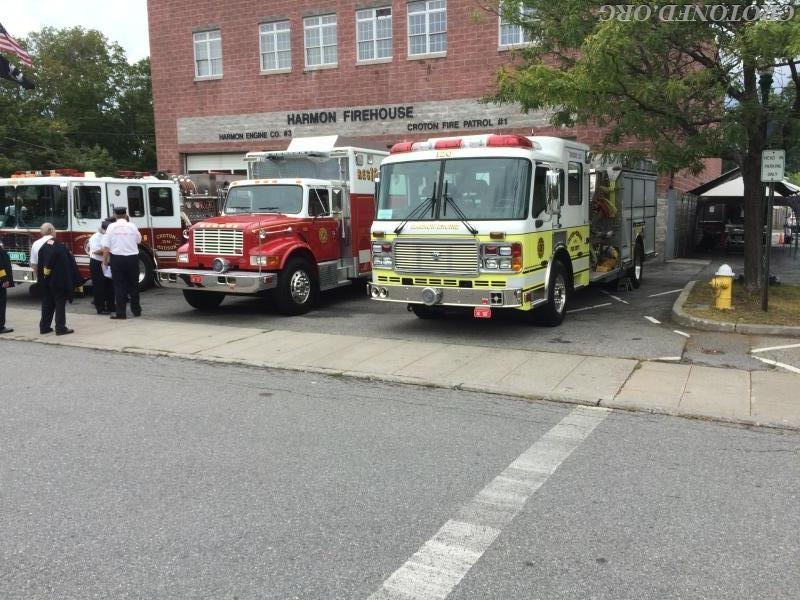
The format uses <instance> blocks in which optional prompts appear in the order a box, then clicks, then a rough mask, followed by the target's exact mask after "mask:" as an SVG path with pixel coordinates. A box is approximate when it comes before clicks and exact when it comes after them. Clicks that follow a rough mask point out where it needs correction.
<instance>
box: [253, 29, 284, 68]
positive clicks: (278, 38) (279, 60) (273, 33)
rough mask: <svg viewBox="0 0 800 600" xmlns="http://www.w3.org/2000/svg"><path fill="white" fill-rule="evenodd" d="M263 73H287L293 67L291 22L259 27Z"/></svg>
mask: <svg viewBox="0 0 800 600" xmlns="http://www.w3.org/2000/svg"><path fill="white" fill-rule="evenodd" d="M259 39H260V44H261V71H262V72H264V73H266V72H269V71H287V70H289V69H290V68H291V67H292V44H291V40H290V39H289V21H279V22H277V23H262V25H261V27H259Z"/></svg>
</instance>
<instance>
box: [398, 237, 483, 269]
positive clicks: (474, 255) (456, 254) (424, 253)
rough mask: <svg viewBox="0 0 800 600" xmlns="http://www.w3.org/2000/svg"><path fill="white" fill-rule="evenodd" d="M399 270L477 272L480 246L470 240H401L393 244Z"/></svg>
mask: <svg viewBox="0 0 800 600" xmlns="http://www.w3.org/2000/svg"><path fill="white" fill-rule="evenodd" d="M394 265H395V270H396V271H397V272H398V273H429V274H435V275H477V274H478V246H477V244H475V243H474V242H472V241H468V242H449V243H448V242H444V243H443V242H425V241H412V240H408V241H405V240H404V241H399V242H396V243H395V245H394Z"/></svg>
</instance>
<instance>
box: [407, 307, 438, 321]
mask: <svg viewBox="0 0 800 600" xmlns="http://www.w3.org/2000/svg"><path fill="white" fill-rule="evenodd" d="M408 307H409V309H410V310H411V312H413V313H414V314H415V315H417V317H419V318H420V319H438V318H439V317H441V316H442V314H443V313H444V311H443V310H442V309H441V308H433V307H431V306H425V305H424V304H409V305H408Z"/></svg>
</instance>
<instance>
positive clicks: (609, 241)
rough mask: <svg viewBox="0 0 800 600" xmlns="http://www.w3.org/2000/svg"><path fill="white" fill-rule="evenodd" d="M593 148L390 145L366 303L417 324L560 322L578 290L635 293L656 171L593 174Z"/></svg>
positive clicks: (493, 140)
mask: <svg viewBox="0 0 800 600" xmlns="http://www.w3.org/2000/svg"><path fill="white" fill-rule="evenodd" d="M588 151H589V148H588V146H586V145H584V144H580V143H577V142H572V141H569V140H564V139H561V138H555V137H545V136H540V137H524V136H519V135H471V136H464V137H459V138H438V139H430V140H428V141H424V142H402V143H399V144H395V145H394V147H393V148H392V151H391V154H390V156H389V157H387V158H386V159H385V160H384V161H383V163H382V165H381V176H380V183H379V193H378V206H377V212H376V220H375V221H374V223H373V225H372V243H371V246H372V261H373V270H372V282H371V283H370V285H369V288H368V294H369V296H370V297H371V298H372V299H374V300H378V301H386V302H401V303H405V304H407V305H408V309H409V310H410V311H413V312H414V313H415V314H416V315H417V316H418V317H420V318H431V317H434V316H437V315H438V314H440V313H441V312H442V310H443V308H444V307H447V306H460V307H471V308H472V309H473V315H474V316H475V317H476V318H490V317H491V316H492V311H493V310H496V309H517V310H523V311H532V309H534V308H537V311H536V313H537V315H538V316H539V317H540V318H541V320H543V321H544V322H546V323H548V324H550V325H558V324H560V323H561V322H562V321H563V319H564V316H565V314H566V307H567V304H568V301H569V298H570V295H571V293H572V292H573V290H575V289H577V288H581V287H584V286H586V285H589V284H590V283H592V282H596V281H601V280H611V279H619V278H621V277H624V278H630V282H631V284H632V286H633V287H639V285H640V283H641V281H642V275H643V268H642V265H643V262H644V258H645V255H646V254H652V252H653V249H654V248H653V237H654V234H655V211H656V202H655V175H653V174H651V173H645V172H636V171H630V170H627V171H623V170H622V169H619V168H604V169H601V170H597V171H595V172H593V171H592V170H591V169H590V164H589V162H588ZM590 195H591V197H590Z"/></svg>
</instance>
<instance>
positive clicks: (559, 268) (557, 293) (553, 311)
mask: <svg viewBox="0 0 800 600" xmlns="http://www.w3.org/2000/svg"><path fill="white" fill-rule="evenodd" d="M569 288H570V286H569V276H568V275H567V269H566V267H564V264H563V263H562V262H561V261H560V260H556V261H554V262H553V265H552V268H551V269H550V280H549V282H548V285H547V303H546V304H545V305H544V306H542V307H541V308H540V309H539V314H538V315H537V316H538V317H539V318H538V319H537V320H538V321H540V322H541V323H543V324H544V325H547V326H549V327H556V326H558V325H561V323H562V322H563V321H564V317H566V316H567V302H568V301H569Z"/></svg>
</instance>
